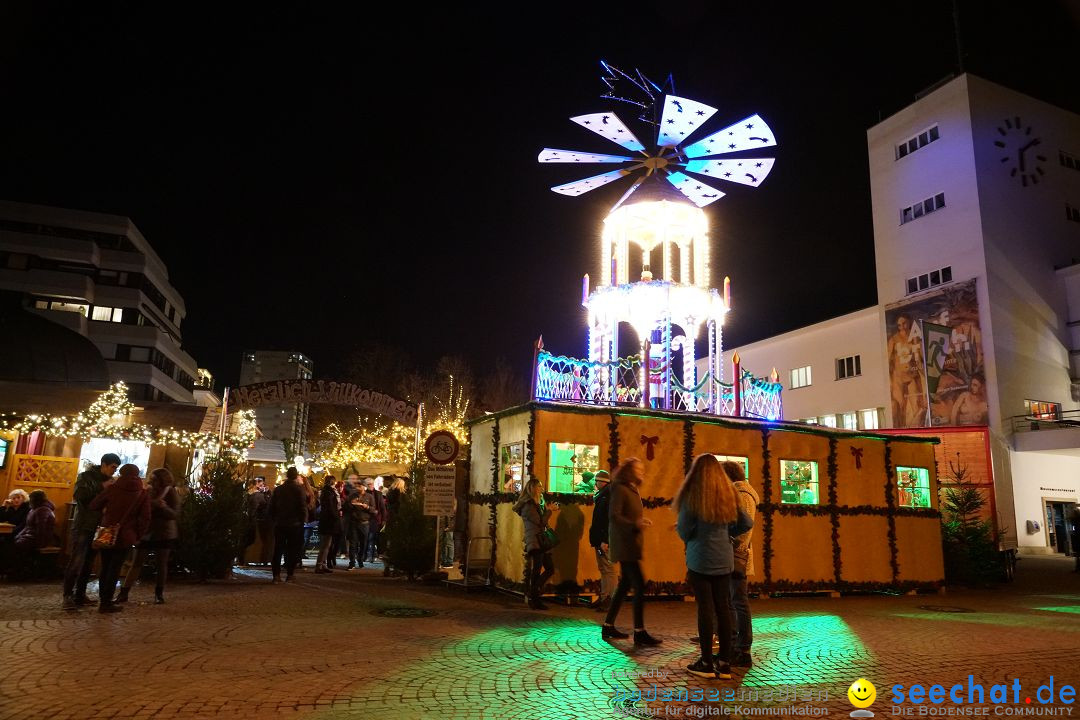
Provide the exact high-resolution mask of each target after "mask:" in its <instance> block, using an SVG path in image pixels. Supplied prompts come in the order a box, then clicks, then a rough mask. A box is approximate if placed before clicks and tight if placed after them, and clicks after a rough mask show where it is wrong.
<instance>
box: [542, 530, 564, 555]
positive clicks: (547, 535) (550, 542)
mask: <svg viewBox="0 0 1080 720" xmlns="http://www.w3.org/2000/svg"><path fill="white" fill-rule="evenodd" d="M537 540H538V541H539V543H540V549H541V550H542V551H544V552H549V551H551V550H552V549H553V548H554V547H555V546H556V545H558V544H559V535H558V533H556V532H555V531H554V530H552V529H551V528H549V527H546V528H544V529H543V530H542V531H541V532H540V537H539V538H537Z"/></svg>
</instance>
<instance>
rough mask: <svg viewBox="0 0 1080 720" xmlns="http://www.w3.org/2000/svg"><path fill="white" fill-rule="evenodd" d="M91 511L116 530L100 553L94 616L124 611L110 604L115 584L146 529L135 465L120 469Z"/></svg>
mask: <svg viewBox="0 0 1080 720" xmlns="http://www.w3.org/2000/svg"><path fill="white" fill-rule="evenodd" d="M90 509H91V510H100V511H102V515H101V524H102V525H103V526H105V527H110V526H113V525H116V526H117V528H118V529H117V532H116V542H115V543H113V546H112V547H111V548H108V549H102V551H101V574H100V575H99V576H98V612H103V613H114V612H120V611H121V610H123V609H124V608H123V607H121V606H120V605H117V604H116V603H114V602H113V593H115V592H116V581H117V579H119V577H120V567H121V566H122V565H123V564H124V557H125V556H126V555H127V553H128V551H129V550H130V549H131V548H132V546H133V545H135V543H137V542H138V541H139V540H140V539H141V538H142V536H143V535H145V534H146V531H147V530H149V529H150V496H149V494H148V493H147V492H146V489H145V488H144V487H143V482H142V479H141V478H140V477H139V468H138V466H137V465H132V464H130V463H129V464H127V465H124V466H123V467H121V468H120V477H119V478H118V479H117V480H116V482H115V483H113V484H112V485H110V486H109V487H107V488H106V489H105V490H104V491H103V492H102V493H101V494H100V495H98V496H97V497H95V498H94V499H93V500H92V501H91V502H90Z"/></svg>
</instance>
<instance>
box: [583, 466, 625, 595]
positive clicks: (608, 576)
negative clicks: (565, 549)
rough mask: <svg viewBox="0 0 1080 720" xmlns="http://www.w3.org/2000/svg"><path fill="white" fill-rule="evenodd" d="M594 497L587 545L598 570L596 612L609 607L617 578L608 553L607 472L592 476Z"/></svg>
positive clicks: (608, 492) (609, 479)
mask: <svg viewBox="0 0 1080 720" xmlns="http://www.w3.org/2000/svg"><path fill="white" fill-rule="evenodd" d="M593 483H595V485H596V495H594V496H593V514H592V523H591V524H590V525H589V544H590V545H592V547H593V549H594V550H595V551H596V567H597V568H599V569H600V597H598V598H596V601H595V602H594V603H593V604H592V607H593V608H595V609H596V610H598V611H604V610H607V609H608V608H610V607H611V594H612V593H613V592H614V591H615V585H616V583H617V582H618V579H619V576H618V573H617V572H616V570H615V563H613V562H611V556H610V554H609V552H608V523H609V521H610V518H609V516H608V508H609V506H610V504H611V488H610V485H611V475H609V474H608V471H607V470H599V471H597V473H596V474H595V475H594V476H593Z"/></svg>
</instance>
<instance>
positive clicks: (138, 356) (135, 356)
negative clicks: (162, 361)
mask: <svg viewBox="0 0 1080 720" xmlns="http://www.w3.org/2000/svg"><path fill="white" fill-rule="evenodd" d="M128 359H129V360H131V362H150V348H148V347H133V348H131V352H130V354H129V356H128Z"/></svg>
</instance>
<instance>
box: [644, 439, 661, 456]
mask: <svg viewBox="0 0 1080 720" xmlns="http://www.w3.org/2000/svg"><path fill="white" fill-rule="evenodd" d="M658 442H660V436H658V435H653V436H652V437H648V436H646V435H642V436H641V444H642V445H644V446H645V459H646V460H652V459H653V446H654V445H656V443H658Z"/></svg>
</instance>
